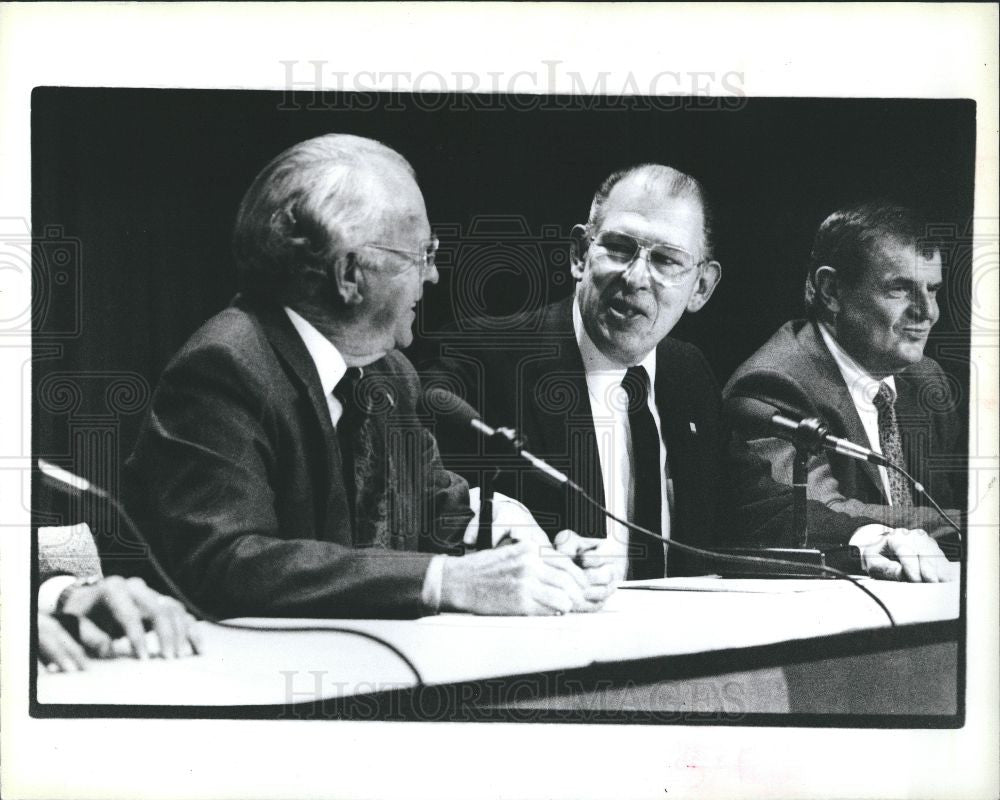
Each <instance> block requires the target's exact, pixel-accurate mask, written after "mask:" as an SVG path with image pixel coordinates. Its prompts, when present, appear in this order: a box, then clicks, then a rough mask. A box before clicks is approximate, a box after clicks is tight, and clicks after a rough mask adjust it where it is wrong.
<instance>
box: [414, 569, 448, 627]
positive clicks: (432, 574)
mask: <svg viewBox="0 0 1000 800" xmlns="http://www.w3.org/2000/svg"><path fill="white" fill-rule="evenodd" d="M447 557H448V556H445V555H436V556H434V557H433V558H431V560H430V563H429V564H428V565H427V572H426V573H425V574H424V586H423V588H422V589H421V590H420V599H421V601H422V602H423V604H424V605H425V606H426V607H427V608H428V610H430V611H431V613H434V614H437V613H438V611H440V610H441V581H442V580H443V578H444V560H445V559H446V558H447Z"/></svg>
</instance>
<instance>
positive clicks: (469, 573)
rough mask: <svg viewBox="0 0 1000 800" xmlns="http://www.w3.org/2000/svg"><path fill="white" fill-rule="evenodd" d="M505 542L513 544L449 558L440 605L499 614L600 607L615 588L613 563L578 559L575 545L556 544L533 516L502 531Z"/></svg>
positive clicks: (583, 609) (558, 611)
mask: <svg viewBox="0 0 1000 800" xmlns="http://www.w3.org/2000/svg"><path fill="white" fill-rule="evenodd" d="M567 533H570V532H569V531H564V532H563V534H567ZM563 534H560V536H563ZM572 535H573V536H576V534H572ZM564 538H568V537H564ZM576 538H577V539H580V537H576ZM504 541H506V542H509V543H507V544H504V543H501V545H500V546H498V547H495V548H494V549H492V550H483V551H480V552H478V553H470V554H469V555H465V556H462V557H461V558H449V559H447V561H446V562H445V566H444V575H443V578H442V584H441V607H442V609H445V610H452V611H469V612H472V613H474V614H498V615H500V614H503V615H545V614H549V615H551V614H566V613H569V612H571V611H583V612H588V611H598V610H600V609H601V608H602V607H603V606H604V601H605V600H607V598H608V597H609V596H610V595H611V593H612V592H613V591H614V589H615V584H614V581H613V579H612V573H611V569H610V567H608V566H606V565H603V564H598V563H596V561H597V559H596V558H594V559H592V560H593V562H594V563H593V565H587V564H586V563H585V562H584V566H583V567H581V566H579V565H578V564H577V563H574V560H573V557H574V555H575V554H576V549H575V548H574V549H573V551H572V552H569V549H568V546H567V547H563V548H560V549H556V548H553V547H552V544H551V543H550V542H549V539H548V537H547V536H546V535H545V532H544V531H543V530H542V529H541V528H540V527H538V526H537V525H536V524H534V520H531V523H530V524H528V523H522V524H520V525H518V526H517V527H516V528H511V529H509V530H506V531H503V534H502V536H501V542H504ZM557 541H559V539H558V538H557ZM580 541H586V540H582V539H580Z"/></svg>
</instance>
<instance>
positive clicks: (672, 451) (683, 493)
mask: <svg viewBox="0 0 1000 800" xmlns="http://www.w3.org/2000/svg"><path fill="white" fill-rule="evenodd" d="M674 361H675V359H673V358H672V357H671V354H670V343H669V340H664V341H663V342H661V343H660V345H659V346H658V347H657V349H656V381H655V387H654V391H655V393H656V410H657V413H658V414H659V415H660V430H661V431H662V433H663V444H664V447H666V450H667V476H668V478H669V480H670V481H671V482H672V484H673V492H672V493H671V494H672V498H671V499H672V503H673V505H672V507H671V511H670V515H671V536H673V535H675V534H678V533H679V534H680V536H681V538H684V535H685V532H687V531H689V530H692V525H691V524H690V523H689V522H688V520H687V517H688V512H689V511H690V509H688V508H687V506H686V505H685V503H684V499H685V498H690V497H694V496H698V495H697V494H692V492H691V490H690V489H689V488H688V487H687V486H686V483H687V481H688V477H689V473H690V472H691V468H692V467H693V465H694V464H695V460H696V459H697V457H698V454H697V453H694V452H692V448H693V447H697V446H698V442H697V440H696V438H695V437H696V436H697V434H696V433H695V431H693V430H691V421H692V418H693V415H692V414H691V413H690V412H691V409H690V408H689V407H688V398H687V392H686V387H687V381H685V380H684V375H683V373H682V370H681V369H680V368H679V367H678V365H677V364H676V363H674ZM675 527H676V530H674V528H675Z"/></svg>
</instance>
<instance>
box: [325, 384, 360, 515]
mask: <svg viewBox="0 0 1000 800" xmlns="http://www.w3.org/2000/svg"><path fill="white" fill-rule="evenodd" d="M360 379H361V370H360V369H359V368H358V367H348V368H347V372H345V373H344V377H342V378H341V379H340V380H339V381H338V382H337V385H336V386H334V387H333V396H334V397H336V398H337V399H338V400H339V401H340V405H341V406H342V407H343V411H342V413H341V415H340V419H339V420H337V441H338V443H339V444H340V462H341V464H342V465H343V469H344V492H345V494H346V495H347V505H348V507H349V508H350V510H351V523H352V524H351V529H352V530H355V531H356V530H357V526H356V523H357V513H356V509H355V503H356V501H357V484H356V482H355V473H354V449H355V441H356V439H357V433H358V431H359V429H360V427H361V423H362V421H363V419H364V413H363V412H362V410H361V407H360V405H359V403H358V400H357V396H356V395H357V383H358V381H359V380H360Z"/></svg>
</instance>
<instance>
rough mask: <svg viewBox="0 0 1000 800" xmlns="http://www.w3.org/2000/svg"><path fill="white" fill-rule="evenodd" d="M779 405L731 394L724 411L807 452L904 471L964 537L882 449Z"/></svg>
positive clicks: (747, 427) (748, 426)
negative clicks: (831, 453) (795, 417)
mask: <svg viewBox="0 0 1000 800" xmlns="http://www.w3.org/2000/svg"><path fill="white" fill-rule="evenodd" d="M776 411H777V406H775V405H771V403H769V402H767V401H765V400H759V399H757V398H754V397H742V396H740V397H730V398H729V399H728V400H727V401H726V402H725V413H726V414H727V415H728V416H729V418H730V419H732V420H734V421H735V422H737V423H738V424H739V425H740V426H741V427H743V428H744V429H745V430H747V431H748V432H751V433H769V434H771V435H772V436H777V437H779V438H781V439H785V440H786V441H789V442H791V443H792V444H793V445H795V447H796V449H802V450H805V451H808V452H814V453H815V452H819V450H820V449H822V448H826V449H827V450H833V451H834V452H836V453H840V454H841V455H844V456H847V457H848V458H854V459H857V460H858V461H867V462H869V463H870V464H875V465H877V466H879V467H886V468H887V469H891V470H895V471H896V472H898V473H900V474H901V475H903V476H904V477H905V478H906V479H907V480H908V481H909V482H910V483H911V484H913V488H914V489H916V490H917V493H918V494H920V495H921V496H922V497H924V498H926V499H927V501H928V502H929V503H930V504H931V505H932V506H933V507H934V510H935V511H937V512H938V514H939V515H940V516H941V518H942V519H943V520H944V521H945V522H947V523H948V525H949V526H950V527H951V528H953V529H954V531H955V533H957V534H958V536H959V539H961V537H962V529H961V527H960V526H959V525H958V523H957V522H955V520H953V519H952V518H951V517H949V516H948V515H947V514H946V513H945V512H944V509H942V508H941V506H940V505H939V504H938V502H937V501H936V500H935V499H934V498H933V497H931V495H930V493H928V491H927V489H926V488H925V487H924V485H923V484H922V483H921V482H920V481H918V480H917V479H916V478H914V477H913V476H912V475H911V474H910V473H909V472H907V471H906V469H905V468H904V467H903V466H902V465H900V464H896V463H895V462H893V461H890V460H889V459H887V458H886V457H885V456H883V455H881V454H880V453H876V452H875V451H874V450H869V449H868V448H867V447H862V446H861V445H859V444H855V443H854V442H852V441H850V440H848V439H841V438H840V437H838V436H834V435H833V434H831V433H830V432H829V429H828V428H827V427H826V425H825V424H823V422H821V421H820V420H819V419H818V418H816V417H806V418H805V419H802V420H800V421H799V422H796V421H795V420H793V419H791V418H789V417H786V416H783V415H782V414H778V413H775V412H776Z"/></svg>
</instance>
